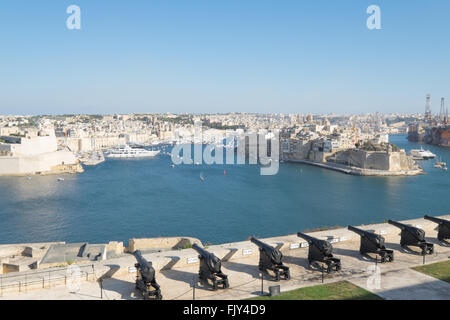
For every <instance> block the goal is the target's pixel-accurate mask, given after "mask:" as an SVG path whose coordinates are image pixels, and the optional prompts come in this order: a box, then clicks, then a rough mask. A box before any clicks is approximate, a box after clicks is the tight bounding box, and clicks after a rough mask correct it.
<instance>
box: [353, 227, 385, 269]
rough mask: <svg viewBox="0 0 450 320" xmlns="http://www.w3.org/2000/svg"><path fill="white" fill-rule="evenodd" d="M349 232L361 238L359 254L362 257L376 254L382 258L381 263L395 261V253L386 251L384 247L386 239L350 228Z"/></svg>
mask: <svg viewBox="0 0 450 320" xmlns="http://www.w3.org/2000/svg"><path fill="white" fill-rule="evenodd" d="M348 230H350V231H353V232H355V233H357V234H359V235H360V236H361V244H360V247H359V252H360V253H361V254H362V255H367V254H368V253H375V254H377V255H379V256H380V257H381V263H383V262H386V261H388V262H392V261H394V251H393V250H389V249H386V247H385V246H384V237H383V236H381V235H378V234H375V233H373V232H369V231H365V230H362V229H358V228H355V227H352V226H348Z"/></svg>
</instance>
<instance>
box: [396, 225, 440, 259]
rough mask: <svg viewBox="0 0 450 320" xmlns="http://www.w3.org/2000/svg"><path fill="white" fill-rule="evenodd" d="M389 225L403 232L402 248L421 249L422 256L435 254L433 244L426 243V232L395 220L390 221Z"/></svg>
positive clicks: (401, 235) (401, 234)
mask: <svg viewBox="0 0 450 320" xmlns="http://www.w3.org/2000/svg"><path fill="white" fill-rule="evenodd" d="M388 223H389V224H392V225H393V226H396V227H397V228H399V229H400V230H401V233H400V237H401V238H400V245H401V246H402V248H405V247H406V246H413V247H419V248H420V249H421V250H422V255H426V254H432V253H433V252H434V246H433V244H432V243H429V242H426V241H425V231H423V230H422V229H419V228H416V227H413V226H409V225H407V224H403V223H400V222H397V221H393V220H388Z"/></svg>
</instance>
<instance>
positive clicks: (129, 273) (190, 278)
mask: <svg viewBox="0 0 450 320" xmlns="http://www.w3.org/2000/svg"><path fill="white" fill-rule="evenodd" d="M441 218H444V219H449V218H450V215H447V216H442V217H441ZM403 222H404V223H408V224H411V225H414V226H420V227H421V228H423V229H424V230H425V231H426V235H427V241H428V242H431V243H434V245H435V253H434V254H432V255H427V256H426V257H425V263H426V264H428V263H433V262H438V261H445V260H448V259H449V257H450V246H447V245H445V244H442V243H440V242H439V241H438V240H437V239H436V235H437V232H436V231H435V230H434V229H435V228H436V226H437V225H436V224H434V223H432V222H430V221H427V220H424V219H415V220H408V221H403ZM361 228H362V229H365V230H374V231H375V232H377V233H382V234H383V236H384V237H385V238H386V247H387V248H389V249H393V250H394V258H395V259H394V262H391V263H384V264H378V266H379V267H380V270H381V278H380V285H379V287H372V286H370V284H371V283H372V282H371V281H370V279H373V277H372V275H373V271H372V270H373V269H374V267H375V261H372V260H369V259H367V258H365V257H362V256H361V255H360V254H359V236H358V235H357V234H355V233H353V232H350V231H348V230H347V229H346V228H345V229H335V230H328V231H321V232H313V233H309V234H310V235H312V236H315V237H318V238H322V239H329V240H331V241H332V242H334V243H333V247H334V251H333V254H334V256H335V257H338V258H341V262H342V270H341V271H340V272H337V273H334V274H331V275H326V274H325V277H324V283H330V282H335V281H339V280H348V281H350V282H352V283H354V284H356V285H358V286H360V287H363V288H365V289H368V290H369V291H372V292H374V293H376V294H378V295H380V296H381V297H383V298H385V299H450V284H448V283H446V282H443V281H440V280H437V279H434V278H432V277H429V276H426V275H423V274H421V273H418V272H416V271H413V270H410V268H411V267H414V266H418V265H422V264H423V262H424V261H423V257H422V256H421V255H420V254H419V253H418V252H416V253H414V252H408V251H405V250H404V249H403V248H401V247H400V245H399V241H400V237H399V229H397V228H395V227H394V226H391V225H389V224H385V223H383V224H376V225H369V226H361ZM262 240H263V241H265V242H267V243H269V244H271V245H274V246H277V247H278V248H280V249H281V250H282V252H283V254H284V263H285V264H286V265H287V266H289V267H290V270H291V277H292V279H291V280H289V281H286V280H281V281H280V282H274V281H268V280H265V281H264V288H265V291H266V292H267V291H268V289H267V287H268V286H270V285H275V284H279V285H281V291H288V290H292V289H296V288H300V287H306V286H312V285H317V284H321V283H322V274H321V272H320V271H315V270H311V269H310V268H309V266H308V263H307V254H308V249H307V248H304V247H302V243H303V242H304V241H303V240H302V239H300V238H298V237H297V236H296V235H289V236H284V237H276V238H269V239H262ZM207 250H209V251H212V252H214V253H215V254H216V255H217V256H218V257H219V258H222V260H223V264H222V266H223V267H222V269H223V272H224V273H225V274H227V275H228V278H229V281H230V288H229V289H226V290H218V291H211V290H209V289H208V288H202V287H201V286H200V285H199V284H197V285H196V289H195V298H196V299H199V300H200V299H208V300H214V299H220V300H222V299H223V300H225V299H244V298H249V297H253V296H255V295H258V294H259V293H260V290H261V278H260V272H259V270H258V260H259V252H258V248H257V247H256V245H254V244H253V243H251V242H250V241H243V242H236V243H230V244H224V245H215V246H210V247H208V248H207ZM144 257H145V258H146V259H147V260H149V261H152V262H153V266H154V267H155V269H156V270H157V273H156V279H157V282H158V283H159V284H160V285H161V290H162V294H163V299H167V300H172V299H181V300H183V299H186V300H188V299H192V298H193V288H192V284H193V282H194V281H195V280H196V279H197V274H198V262H197V261H196V257H197V253H196V252H195V251H194V250H193V249H185V250H178V251H166V252H161V253H149V254H144ZM135 262H136V261H135V259H134V257H132V256H125V257H122V258H117V259H111V260H107V261H102V262H101V263H95V264H91V265H86V266H84V267H82V270H83V273H82V276H81V282H80V288H79V290H78V289H76V290H74V289H73V286H72V287H70V286H69V287H68V286H67V285H64V283H67V278H65V275H66V272H67V271H66V269H65V268H60V269H59V279H58V277H57V275H56V274H57V273H55V274H54V275H53V274H51V273H48V272H47V275H45V274H44V279H45V277H47V278H48V279H49V281H47V282H46V283H47V285H45V280H44V286H42V280H41V282H37V285H35V286H31V285H30V286H23V285H22V286H21V288H20V292H19V290H18V288H17V287H16V286H11V287H9V289H8V288H7V289H3V292H0V299H81V300H84V299H100V298H101V293H100V286H99V283H98V281H97V280H98V279H99V278H100V277H104V278H105V280H104V281H103V288H104V290H103V297H102V298H103V299H141V297H140V295H139V294H138V293H136V292H135V291H134V281H135V277H136V272H135V270H134V268H133V267H134V263H135ZM38 272H39V270H38ZM41 272H42V271H41ZM33 277H35V278H36V279H37V280H39V278H40V277H42V275H39V274H38V273H37V272H35V273H34V275H33V274H32V273H29V274H28V281H29V279H30V278H33ZM51 277H54V278H55V279H54V281H50V280H51ZM368 280H369V281H368ZM14 281H20V280H17V279H16V280H14ZM22 281H24V279H22ZM11 285H12V284H11ZM43 287H44V288H43ZM71 288H72V289H71ZM71 291H75V292H71Z"/></svg>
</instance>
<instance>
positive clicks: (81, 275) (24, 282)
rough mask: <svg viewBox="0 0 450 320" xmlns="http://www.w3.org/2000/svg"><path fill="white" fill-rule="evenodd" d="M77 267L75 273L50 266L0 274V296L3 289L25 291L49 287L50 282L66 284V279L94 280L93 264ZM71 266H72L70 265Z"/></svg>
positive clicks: (66, 268)
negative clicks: (35, 269) (43, 268)
mask: <svg viewBox="0 0 450 320" xmlns="http://www.w3.org/2000/svg"><path fill="white" fill-rule="evenodd" d="M76 266H77V267H78V268H79V269H78V268H77V269H76V270H77V272H76V273H75V274H68V270H69V268H71V267H70V266H68V267H63V268H58V269H54V268H50V269H45V270H37V271H35V272H33V271H26V272H22V273H17V272H14V274H8V273H7V274H4V275H0V297H2V296H3V294H4V293H5V291H7V292H10V291H11V289H13V288H17V290H18V292H19V293H21V292H27V291H28V288H29V287H31V286H33V288H51V287H52V284H53V286H55V285H56V284H64V285H66V284H67V281H68V280H69V281H72V280H73V279H79V280H83V281H95V280H96V279H95V265H94V264H92V265H76ZM72 268H73V267H72Z"/></svg>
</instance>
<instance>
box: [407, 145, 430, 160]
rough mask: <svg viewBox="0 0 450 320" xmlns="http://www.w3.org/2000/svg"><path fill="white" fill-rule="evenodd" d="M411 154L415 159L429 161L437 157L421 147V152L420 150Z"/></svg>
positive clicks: (412, 151) (415, 150)
mask: <svg viewBox="0 0 450 320" xmlns="http://www.w3.org/2000/svg"><path fill="white" fill-rule="evenodd" d="M410 153H411V155H412V156H413V157H414V158H415V159H424V160H427V159H433V158H434V157H436V155H435V154H434V153H432V152H431V151H430V150H423V149H422V147H420V150H419V149H414V150H411V152H410Z"/></svg>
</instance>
